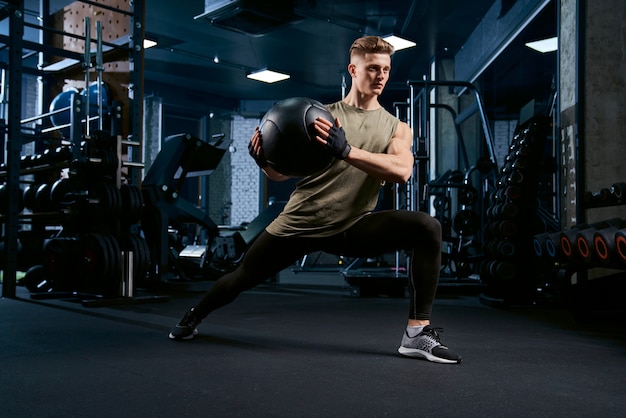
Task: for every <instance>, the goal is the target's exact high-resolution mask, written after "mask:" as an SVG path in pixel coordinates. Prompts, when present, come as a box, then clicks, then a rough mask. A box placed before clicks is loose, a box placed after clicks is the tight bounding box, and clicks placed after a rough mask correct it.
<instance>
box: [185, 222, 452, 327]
mask: <svg viewBox="0 0 626 418" xmlns="http://www.w3.org/2000/svg"><path fill="white" fill-rule="evenodd" d="M396 250H406V251H408V252H409V254H410V255H411V263H410V266H409V272H408V273H409V283H408V287H409V294H410V308H409V319H424V320H429V319H430V314H431V311H432V303H433V299H434V298H435V292H436V290H437V282H438V280H439V268H440V264H441V225H440V224H439V222H438V221H437V220H436V219H434V218H432V217H431V216H429V215H428V214H426V213H424V212H413V211H396V210H387V211H381V212H374V213H372V214H369V215H367V216H365V217H363V218H362V219H361V220H359V221H358V222H357V223H356V224H355V225H353V226H352V227H350V228H349V229H347V230H346V231H344V232H342V233H340V234H337V235H334V236H331V237H326V238H310V237H299V236H295V237H276V236H273V235H271V234H269V233H267V232H265V231H264V232H263V233H261V235H259V237H258V238H257V239H256V240H255V241H254V243H253V244H252V245H251V246H250V248H249V249H248V251H247V252H246V254H245V256H244V258H243V261H242V263H241V265H240V266H239V267H238V268H237V269H235V270H234V271H233V272H231V273H228V274H226V275H224V276H222V277H221V278H220V279H219V280H217V281H216V282H215V283H214V284H213V286H212V287H211V289H209V291H208V292H207V293H206V294H205V295H204V296H203V297H202V299H201V300H200V303H199V304H198V305H197V306H196V307H195V311H196V315H198V316H199V317H200V318H204V317H206V316H207V315H208V314H209V313H211V312H212V311H214V310H215V309H218V308H220V307H222V306H224V305H226V304H228V303H230V302H232V301H233V300H234V299H235V298H236V297H237V296H238V295H239V294H240V293H241V292H243V291H245V290H248V289H250V288H252V287H254V286H256V285H258V284H260V283H262V282H263V281H265V280H266V279H267V278H268V277H271V276H273V275H275V274H277V273H278V272H280V271H281V270H284V269H285V268H287V267H289V266H290V265H292V264H294V263H295V262H296V261H297V260H298V259H300V258H301V257H302V256H304V255H305V254H309V253H312V252H316V251H324V252H327V253H330V254H337V255H343V256H347V257H360V258H364V257H374V256H378V255H382V254H385V253H389V252H393V251H396Z"/></svg>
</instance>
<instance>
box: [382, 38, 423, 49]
mask: <svg viewBox="0 0 626 418" xmlns="http://www.w3.org/2000/svg"><path fill="white" fill-rule="evenodd" d="M383 39H384V40H385V41H387V42H389V43H390V44H391V45H392V46H393V49H394V50H396V51H400V50H401V49H406V48H412V47H414V46H415V45H416V43H415V42H413V41H409V40H408V39H404V38H401V37H399V36H396V35H387V36H383Z"/></svg>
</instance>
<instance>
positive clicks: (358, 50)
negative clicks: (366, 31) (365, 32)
mask: <svg viewBox="0 0 626 418" xmlns="http://www.w3.org/2000/svg"><path fill="white" fill-rule="evenodd" d="M393 53H394V48H393V46H392V45H391V44H390V43H389V42H387V41H385V40H384V39H383V38H381V37H380V36H363V37H361V38H358V39H357V40H355V41H354V42H353V43H352V45H351V46H350V58H352V57H353V56H355V55H359V56H365V54H389V56H391V55H393Z"/></svg>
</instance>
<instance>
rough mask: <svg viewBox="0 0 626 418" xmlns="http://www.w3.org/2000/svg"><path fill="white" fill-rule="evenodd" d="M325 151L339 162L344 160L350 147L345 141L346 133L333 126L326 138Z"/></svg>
mask: <svg viewBox="0 0 626 418" xmlns="http://www.w3.org/2000/svg"><path fill="white" fill-rule="evenodd" d="M326 149H328V151H329V152H330V153H331V154H332V155H333V156H334V157H335V158H339V159H340V160H345V159H346V157H347V156H348V154H349V153H350V150H351V149H352V147H351V146H350V144H348V140H347V139H346V132H345V131H344V130H343V128H337V127H336V126H335V125H333V126H332V128H330V131H328V138H326Z"/></svg>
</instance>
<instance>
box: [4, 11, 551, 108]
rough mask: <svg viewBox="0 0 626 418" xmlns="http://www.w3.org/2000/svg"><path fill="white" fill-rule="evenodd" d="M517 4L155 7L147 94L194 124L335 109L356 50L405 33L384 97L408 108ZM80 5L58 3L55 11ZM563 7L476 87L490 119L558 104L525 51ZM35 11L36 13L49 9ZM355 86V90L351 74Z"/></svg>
mask: <svg viewBox="0 0 626 418" xmlns="http://www.w3.org/2000/svg"><path fill="white" fill-rule="evenodd" d="M516 1H518V0H471V1H470V0H396V1H390V0H265V1H258V0H206V3H207V4H206V6H207V7H208V8H209V9H219V7H218V6H219V5H224V4H228V3H233V2H237V3H238V4H240V5H241V6H242V7H243V12H242V13H239V14H238V15H236V16H235V18H234V20H237V22H235V23H233V22H226V23H224V22H222V23H220V24H219V25H217V24H212V23H211V21H210V20H209V19H206V18H197V17H198V16H199V15H202V14H203V13H205V10H206V8H205V1H204V0H182V1H180V0H179V1H172V0H145V4H146V7H145V31H146V37H148V38H152V39H155V40H156V41H157V42H158V46H157V47H154V48H150V49H148V50H146V51H145V61H144V86H145V94H146V95H151V94H154V95H160V96H162V97H164V101H166V102H176V106H177V107H178V108H179V109H181V111H182V112H189V114H190V115H194V113H195V114H199V113H202V112H206V111H207V109H210V108H212V107H219V108H221V109H227V110H241V108H242V107H245V105H248V106H253V105H251V104H253V103H254V102H255V101H276V100H280V99H282V98H286V97H292V96H308V97H312V98H315V99H318V100H320V101H322V102H330V101H334V100H338V99H339V98H340V97H341V94H342V80H343V79H342V77H343V76H344V74H345V69H346V66H347V63H348V56H347V55H348V48H349V46H350V44H351V42H352V41H353V40H354V39H355V38H357V37H359V36H362V35H386V34H390V33H395V34H398V35H402V36H404V37H406V38H408V39H411V40H413V41H415V42H417V47H414V48H411V49H407V50H402V51H398V52H397V53H396V54H395V55H394V57H393V61H392V67H393V68H392V75H391V80H390V82H389V83H388V87H387V90H386V91H385V93H384V94H383V96H382V102H383V104H384V105H385V106H388V107H389V106H390V105H391V104H392V103H394V102H398V101H401V102H405V101H406V100H407V98H408V96H409V90H408V87H407V80H409V79H418V80H419V79H422V78H423V76H424V75H425V74H427V73H428V67H429V63H430V62H431V60H432V58H433V57H434V56H449V57H451V58H454V56H455V54H456V53H457V51H458V50H459V49H460V48H461V47H462V46H463V45H464V44H465V42H466V40H467V38H468V37H469V35H470V34H471V33H472V32H473V31H474V29H475V28H476V26H477V25H478V23H479V22H480V21H481V20H482V19H483V17H484V16H485V14H486V13H487V11H488V10H489V9H490V8H491V7H492V6H493V7H500V8H501V13H505V12H506V9H510V8H511V7H512V6H513V5H514V4H515V3H516ZM70 3H72V1H67V0H51V1H50V11H51V13H54V12H55V11H57V10H59V9H61V8H62V7H64V6H66V5H68V4H70ZM554 3H555V1H554V0H553V1H552V2H551V4H550V5H549V6H548V7H546V8H545V9H544V11H543V12H541V13H540V14H539V16H537V18H536V19H535V20H534V22H533V23H531V24H530V25H528V26H527V27H526V29H524V31H523V32H522V33H521V34H520V35H519V36H517V38H516V39H515V41H514V42H513V43H512V44H511V45H510V46H509V47H508V48H507V50H506V51H504V53H502V54H501V55H500V56H499V58H498V59H497V60H495V61H494V62H493V64H492V65H491V66H490V67H489V68H488V69H487V70H486V71H485V72H484V73H483V75H482V76H481V77H480V79H478V80H476V83H477V84H478V86H479V90H480V91H481V93H482V94H483V97H484V101H485V104H486V107H487V109H488V110H489V113H490V117H492V118H499V117H502V118H510V116H511V115H514V114H515V113H516V112H518V111H519V109H520V107H521V106H523V105H524V104H525V103H527V102H528V101H529V100H530V99H533V98H536V99H540V100H543V98H544V97H546V96H547V95H549V89H550V83H551V81H552V79H553V77H554V74H555V71H556V54H547V55H542V54H538V53H536V52H533V51H531V50H529V49H528V48H526V47H524V46H523V43H524V42H526V41H528V40H537V39H540V38H541V37H544V36H554V35H556V24H557V18H556V6H555V5H554ZM25 4H26V8H27V9H28V8H30V9H31V10H35V11H36V10H38V7H39V0H27V1H26V3H25ZM31 14H32V13H31ZM284 17H288V18H291V19H292V20H293V21H292V22H290V23H286V24H282V25H271V26H270V27H266V28H265V29H266V30H264V31H262V32H263V33H262V34H259V33H251V32H253V31H252V30H251V28H252V29H255V30H256V31H257V32H259V26H258V25H260V24H262V23H264V21H265V20H268V19H269V20H277V19H281V18H284ZM6 20H7V19H5V22H6ZM220 25H222V26H220ZM223 25H227V26H228V25H230V26H231V28H230V29H227V28H224V27H223ZM251 25H252V26H251ZM255 25H256V26H255ZM242 28H243V30H244V32H246V31H247V32H248V33H243V32H242ZM216 57H217V59H218V60H219V62H218V63H216V62H215V58H216ZM261 68H269V69H272V70H276V71H280V72H285V73H288V74H290V75H291V78H290V79H289V80H286V81H282V82H278V83H275V84H265V83H261V82H257V81H253V80H249V79H248V78H246V74H247V73H249V72H251V71H254V70H256V69H261ZM346 83H347V86H346V87H347V88H349V83H350V80H349V77H347V75H346Z"/></svg>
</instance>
